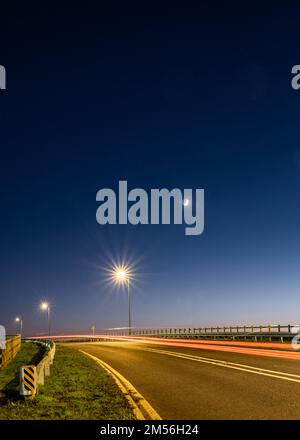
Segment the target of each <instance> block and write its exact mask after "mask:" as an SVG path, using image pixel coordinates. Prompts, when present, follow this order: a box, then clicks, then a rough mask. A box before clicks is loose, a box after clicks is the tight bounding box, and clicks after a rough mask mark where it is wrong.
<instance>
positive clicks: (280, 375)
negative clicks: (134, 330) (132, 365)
mask: <svg viewBox="0 0 300 440" xmlns="http://www.w3.org/2000/svg"><path fill="white" fill-rule="evenodd" d="M140 350H143V351H151V352H153V353H159V354H166V355H168V356H174V357H178V358H182V359H187V360H191V361H196V362H202V363H205V364H211V365H218V366H220V367H225V368H231V369H234V370H241V371H245V372H247V373H254V374H259V375H261V376H269V377H273V378H275V379H282V380H288V381H291V382H298V383H300V375H297V374H290V373H284V372H281V371H274V370H266V369H264V368H258V367H253V366H251V365H245V364H236V363H234V362H227V361H222V360H219V359H211V358H205V357H201V356H194V355H189V354H184V353H178V352H175V351H167V350H155V349H154V348H141V349H140Z"/></svg>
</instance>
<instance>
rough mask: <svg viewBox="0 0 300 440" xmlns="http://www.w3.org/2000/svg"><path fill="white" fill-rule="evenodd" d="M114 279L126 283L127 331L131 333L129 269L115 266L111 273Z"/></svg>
mask: <svg viewBox="0 0 300 440" xmlns="http://www.w3.org/2000/svg"><path fill="white" fill-rule="evenodd" d="M113 276H114V279H115V280H116V281H117V282H118V283H122V284H124V283H126V284H127V296H128V332H129V335H131V292H130V276H129V271H128V270H127V269H126V268H124V267H117V268H115V270H114V273H113Z"/></svg>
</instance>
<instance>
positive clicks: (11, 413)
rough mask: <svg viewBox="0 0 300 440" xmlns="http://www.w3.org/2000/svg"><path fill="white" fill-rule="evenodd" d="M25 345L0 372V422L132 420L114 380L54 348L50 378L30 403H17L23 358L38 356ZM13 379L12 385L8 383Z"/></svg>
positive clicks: (68, 350)
mask: <svg viewBox="0 0 300 440" xmlns="http://www.w3.org/2000/svg"><path fill="white" fill-rule="evenodd" d="M24 345H26V347H25V348H23V347H22V350H21V352H20V353H19V354H18V355H17V357H16V359H15V360H14V361H13V362H12V363H11V364H10V365H9V366H8V367H7V368H6V369H4V370H3V371H0V396H1V392H2V393H3V394H4V398H3V400H2V402H1V400H0V419H9V420H12V419H18V420H24V419H30V420H33V419H36V420H43V419H45V420H49V419H50V420H57V419H60V420H72V419H77V420H78V419H96V420H130V419H133V418H134V416H133V413H132V410H131V408H130V407H129V405H128V403H127V400H126V399H125V397H124V396H123V395H122V394H121V393H120V391H119V389H118V387H117V385H116V384H115V382H114V380H113V379H112V378H111V377H110V376H109V375H108V374H107V373H106V372H105V371H104V370H103V369H102V368H100V367H99V366H98V365H97V364H96V363H95V362H93V361H92V360H91V359H89V358H87V357H86V356H84V355H83V354H82V353H80V352H78V351H77V350H74V349H72V348H69V347H65V346H57V347H56V355H55V359H54V364H53V366H52V368H51V376H50V377H46V378H45V385H44V386H41V387H39V393H38V395H37V397H36V398H35V399H34V400H32V401H26V402H24V401H22V400H20V399H19V398H18V390H17V387H18V379H17V373H18V368H19V367H20V366H21V365H24V358H25V357H26V356H27V360H28V355H29V357H30V355H31V354H32V355H33V357H34V356H38V348H37V347H36V346H34V345H33V344H29V343H28V344H24ZM27 346H28V347H27ZM29 347H30V348H29ZM30 350H31V351H32V352H31V351H30ZM29 351H30V353H31V354H30V353H29ZM25 352H26V353H25ZM25 363H28V362H27V361H26V362H25ZM29 363H30V362H29ZM6 370H7V371H6ZM9 372H10V373H9ZM12 375H14V380H15V382H12V380H11V377H12ZM7 379H8V381H9V382H10V393H7Z"/></svg>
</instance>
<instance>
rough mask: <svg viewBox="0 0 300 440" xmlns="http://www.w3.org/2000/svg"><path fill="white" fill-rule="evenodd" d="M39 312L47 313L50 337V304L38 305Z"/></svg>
mask: <svg viewBox="0 0 300 440" xmlns="http://www.w3.org/2000/svg"><path fill="white" fill-rule="evenodd" d="M40 308H41V310H44V311H47V315H48V335H49V336H50V334H51V330H50V329H51V319H50V318H51V317H50V304H49V303H47V302H42V303H41V305H40Z"/></svg>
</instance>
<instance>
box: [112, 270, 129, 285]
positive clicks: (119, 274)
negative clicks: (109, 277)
mask: <svg viewBox="0 0 300 440" xmlns="http://www.w3.org/2000/svg"><path fill="white" fill-rule="evenodd" d="M114 277H115V279H116V281H118V282H119V283H122V282H124V281H127V280H128V272H127V270H126V269H124V268H123V267H120V268H117V269H116V270H115V273H114Z"/></svg>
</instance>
